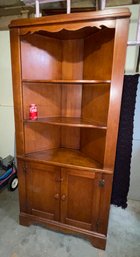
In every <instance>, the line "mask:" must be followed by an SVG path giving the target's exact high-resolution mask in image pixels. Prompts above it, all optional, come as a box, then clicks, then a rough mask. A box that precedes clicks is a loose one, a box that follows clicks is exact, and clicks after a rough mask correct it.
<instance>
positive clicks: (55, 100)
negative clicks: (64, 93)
mask: <svg viewBox="0 0 140 257" xmlns="http://www.w3.org/2000/svg"><path fill="white" fill-rule="evenodd" d="M31 103H35V104H36V105H37V110H38V118H46V117H50V116H51V117H53V116H54V117H57V116H61V86H60V85H58V84H56V85H48V84H45V83H31V84H30V83H24V84H23V106H24V119H29V106H30V104H31Z"/></svg>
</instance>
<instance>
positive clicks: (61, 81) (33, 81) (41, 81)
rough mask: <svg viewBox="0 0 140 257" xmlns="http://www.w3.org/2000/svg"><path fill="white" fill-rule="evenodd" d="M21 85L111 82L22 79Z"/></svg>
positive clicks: (109, 81)
mask: <svg viewBox="0 0 140 257" xmlns="http://www.w3.org/2000/svg"><path fill="white" fill-rule="evenodd" d="M22 82H23V83H47V84H110V83H111V80H65V79H54V80H31V79H23V80H22Z"/></svg>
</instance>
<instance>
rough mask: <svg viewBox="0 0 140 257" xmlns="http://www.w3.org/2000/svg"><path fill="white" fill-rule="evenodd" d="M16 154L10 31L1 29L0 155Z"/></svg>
mask: <svg viewBox="0 0 140 257" xmlns="http://www.w3.org/2000/svg"><path fill="white" fill-rule="evenodd" d="M8 154H11V155H14V113H13V95H12V78H11V59H10V40H9V31H0V156H1V157H5V156H7V155H8Z"/></svg>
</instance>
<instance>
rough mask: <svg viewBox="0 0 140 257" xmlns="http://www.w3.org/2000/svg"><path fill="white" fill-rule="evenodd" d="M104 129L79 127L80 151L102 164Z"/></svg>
mask: <svg viewBox="0 0 140 257" xmlns="http://www.w3.org/2000/svg"><path fill="white" fill-rule="evenodd" d="M105 137H106V131H103V130H98V129H85V128H81V148H80V150H81V152H83V153H85V154H86V155H87V156H89V157H91V158H93V159H94V160H96V161H98V162H100V163H101V164H103V160H104V151H105Z"/></svg>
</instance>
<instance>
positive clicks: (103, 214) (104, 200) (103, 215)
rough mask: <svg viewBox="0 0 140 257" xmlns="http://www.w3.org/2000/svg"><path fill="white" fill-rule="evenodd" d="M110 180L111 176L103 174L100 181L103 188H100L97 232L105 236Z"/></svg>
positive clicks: (110, 189)
mask: <svg viewBox="0 0 140 257" xmlns="http://www.w3.org/2000/svg"><path fill="white" fill-rule="evenodd" d="M112 178H113V175H108V174H103V177H102V179H103V180H104V181H105V184H104V186H103V187H101V196H100V206H99V209H100V211H99V216H98V231H97V232H99V233H101V234H104V235H106V234H107V227H108V217H109V210H110V198H111V191H112Z"/></svg>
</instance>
